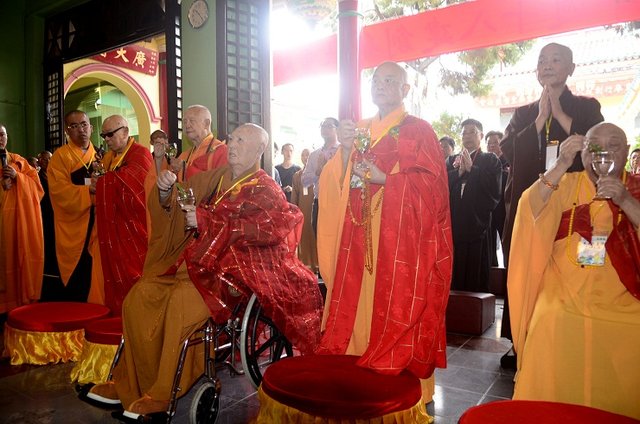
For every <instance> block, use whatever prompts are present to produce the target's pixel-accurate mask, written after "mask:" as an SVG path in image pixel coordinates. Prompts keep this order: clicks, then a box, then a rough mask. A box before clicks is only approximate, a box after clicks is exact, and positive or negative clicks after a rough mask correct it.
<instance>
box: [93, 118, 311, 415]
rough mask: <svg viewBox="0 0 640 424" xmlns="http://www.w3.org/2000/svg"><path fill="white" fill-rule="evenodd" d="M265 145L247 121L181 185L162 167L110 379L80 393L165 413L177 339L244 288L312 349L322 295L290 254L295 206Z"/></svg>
mask: <svg viewBox="0 0 640 424" xmlns="http://www.w3.org/2000/svg"><path fill="white" fill-rule="evenodd" d="M267 144H268V135H267V133H266V131H264V129H262V128H260V127H258V126H257V125H253V124H245V125H242V126H240V127H238V128H237V129H236V130H235V131H234V132H233V133H232V135H231V137H230V139H229V150H228V152H229V153H228V161H229V165H228V166H224V167H222V168H219V169H216V170H212V171H207V172H203V173H200V174H198V175H195V176H194V177H192V178H191V179H190V180H189V181H188V183H187V184H185V185H184V186H183V187H182V186H180V187H179V188H178V187H176V184H175V183H176V181H177V177H176V175H175V174H174V173H172V172H170V171H168V170H166V171H163V172H161V173H160V175H159V176H158V182H157V187H158V190H155V191H154V193H153V194H152V195H151V197H150V201H149V208H150V209H151V216H152V219H153V225H152V228H153V230H152V231H153V234H152V236H151V238H150V248H149V252H148V255H147V259H146V261H145V268H144V276H143V277H142V279H141V280H140V281H138V283H137V284H136V285H135V286H134V287H133V288H132V289H131V291H130V292H129V294H128V295H127V298H126V299H125V302H124V305H123V313H122V318H123V329H124V338H125V341H126V343H125V348H124V352H123V356H122V357H121V359H120V361H119V363H118V365H117V366H116V368H115V370H114V379H113V381H110V382H108V383H104V384H100V385H97V386H94V387H93V388H92V389H91V390H90V392H89V393H88V395H87V397H89V398H90V399H93V400H95V401H99V402H103V403H111V404H113V403H120V402H121V403H122V405H123V407H124V408H125V415H126V416H128V417H135V416H137V415H146V414H149V413H153V412H159V411H166V410H167V407H168V404H169V397H170V392H171V387H172V385H173V378H174V374H175V369H176V364H177V362H178V355H179V351H180V349H179V346H180V344H181V342H182V341H183V340H184V339H185V338H186V337H188V336H189V335H190V334H191V333H192V332H193V331H194V330H195V329H197V328H199V327H200V326H202V324H203V323H204V322H205V321H206V320H207V319H208V317H209V316H213V317H214V319H215V320H216V321H219V320H222V322H224V320H225V319H226V318H227V317H228V316H229V309H228V308H230V307H231V308H232V307H233V303H234V302H237V300H236V299H239V298H242V297H246V296H247V295H248V294H250V293H251V292H253V293H255V294H256V296H257V298H258V300H259V301H260V304H261V305H262V306H263V308H264V311H265V314H266V315H268V316H270V317H271V318H272V319H273V321H274V322H275V324H276V326H277V327H278V328H279V329H280V330H281V331H283V332H284V334H285V336H286V337H287V338H288V339H289V340H290V341H291V342H292V344H293V345H294V346H296V347H298V348H299V349H300V351H301V352H303V353H307V352H312V351H313V350H314V349H315V347H316V345H317V342H318V341H319V338H320V315H321V307H322V298H321V296H320V290H319V289H318V285H317V281H316V278H315V276H314V274H313V273H312V272H311V271H310V270H309V269H308V268H307V267H305V265H304V264H302V262H300V261H299V260H298V259H297V257H296V246H297V243H298V240H299V237H300V232H301V227H302V220H303V217H302V213H301V212H300V210H299V209H298V207H297V206H295V205H292V204H290V203H288V202H287V200H286V198H285V196H284V193H283V192H282V190H281V189H280V186H279V185H278V184H277V183H276V182H275V181H273V179H272V178H271V177H270V176H268V175H267V174H266V173H265V172H264V171H262V170H260V169H259V163H260V158H261V156H262V153H263V152H264V149H265V148H266V146H267ZM181 188H184V189H187V188H191V189H193V191H194V193H195V196H196V199H198V200H199V205H198V206H197V208H196V207H194V206H191V207H189V206H185V207H184V208H185V209H186V210H187V212H186V213H184V212H183V211H181V210H180V207H179V206H177V204H176V192H177V191H179V190H180V189H181ZM185 225H189V226H191V227H195V228H196V230H195V232H193V231H187V230H185ZM195 234H197V237H196V236H195ZM202 347H203V345H202V344H200V345H198V346H195V347H194V348H192V349H190V351H189V353H188V356H187V359H186V362H185V364H186V365H185V369H184V371H183V374H182V377H181V383H180V386H181V387H182V389H183V390H182V391H181V392H180V393H179V395H183V394H185V393H186V392H187V390H188V388H189V387H190V386H191V385H192V384H193V383H194V382H195V381H196V379H197V378H198V377H199V376H200V375H201V374H202V371H203V362H204V361H203V360H202V356H201V355H202Z"/></svg>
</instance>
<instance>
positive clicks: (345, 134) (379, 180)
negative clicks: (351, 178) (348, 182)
mask: <svg viewBox="0 0 640 424" xmlns="http://www.w3.org/2000/svg"><path fill="white" fill-rule="evenodd" d="M356 127H357V126H356V123H355V122H353V121H352V120H350V119H343V120H341V121H340V125H338V142H339V143H340V145H341V146H342V149H343V151H344V154H343V155H342V165H343V169H346V167H347V161H348V160H349V153H350V152H351V150H352V148H353V142H354V140H355V137H356ZM352 172H353V173H354V174H355V175H357V176H358V177H360V178H362V179H363V180H365V181H369V182H370V183H373V184H381V185H383V184H384V183H386V182H387V174H385V173H384V172H383V171H382V170H381V169H380V168H378V167H377V166H376V165H375V164H374V163H373V162H371V161H370V160H367V159H362V161H359V162H356V163H354V164H353V168H352Z"/></svg>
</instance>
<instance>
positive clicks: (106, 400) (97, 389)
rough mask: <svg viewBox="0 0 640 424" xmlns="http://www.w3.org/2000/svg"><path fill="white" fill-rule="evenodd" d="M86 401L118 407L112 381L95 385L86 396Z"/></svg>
mask: <svg viewBox="0 0 640 424" xmlns="http://www.w3.org/2000/svg"><path fill="white" fill-rule="evenodd" d="M86 397H87V399H90V400H92V401H94V402H98V403H101V404H106V405H119V404H120V399H119V398H118V392H117V391H116V384H115V383H114V382H113V381H107V382H106V383H101V384H96V385H95V386H93V387H92V388H91V389H90V390H89V392H87V395H86Z"/></svg>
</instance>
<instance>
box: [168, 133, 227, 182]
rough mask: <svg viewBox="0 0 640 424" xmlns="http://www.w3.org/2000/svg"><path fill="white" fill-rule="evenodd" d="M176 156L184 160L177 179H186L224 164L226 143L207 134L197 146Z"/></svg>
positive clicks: (225, 160)
mask: <svg viewBox="0 0 640 424" xmlns="http://www.w3.org/2000/svg"><path fill="white" fill-rule="evenodd" d="M178 158H179V159H182V160H183V161H184V168H183V169H182V170H181V171H180V172H178V181H186V180H188V179H189V178H191V177H193V176H194V175H196V174H198V173H200V172H202V171H208V170H210V169H216V168H218V167H220V166H222V165H226V163H227V145H226V144H224V143H223V142H222V141H220V140H218V139H216V138H215V137H214V136H213V134H209V135H208V136H207V137H205V139H204V140H202V143H200V145H199V146H198V147H195V146H194V147H193V148H191V149H190V150H188V151H184V152H182V153H181V154H180V156H179V157H178Z"/></svg>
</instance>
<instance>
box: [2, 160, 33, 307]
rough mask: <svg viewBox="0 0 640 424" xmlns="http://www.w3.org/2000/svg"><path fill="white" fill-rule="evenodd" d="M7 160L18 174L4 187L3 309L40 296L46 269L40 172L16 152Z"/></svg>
mask: <svg viewBox="0 0 640 424" xmlns="http://www.w3.org/2000/svg"><path fill="white" fill-rule="evenodd" d="M7 162H8V165H9V166H10V167H12V168H13V169H15V170H16V173H17V174H16V178H15V179H14V180H12V187H11V188H10V189H9V190H4V189H3V188H1V187H0V313H4V312H8V311H9V310H11V309H13V308H15V307H17V306H20V305H24V304H28V303H31V302H35V301H37V300H38V299H40V289H41V288H42V273H43V270H44V238H43V233H42V215H41V213H40V199H42V196H43V195H44V191H43V190H42V186H41V185H40V178H39V177H38V172H37V171H36V170H35V169H34V168H32V167H31V166H30V165H29V164H28V163H27V161H26V160H25V159H24V158H22V157H21V156H20V155H17V154H15V153H8V152H7ZM0 170H1V168H0Z"/></svg>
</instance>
